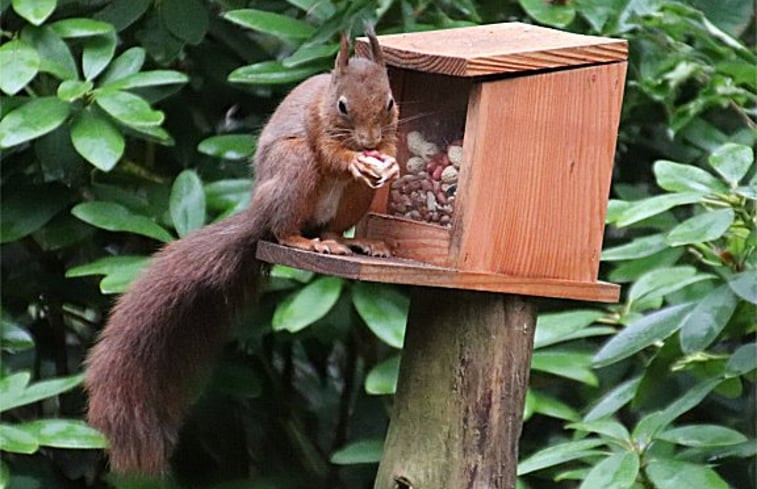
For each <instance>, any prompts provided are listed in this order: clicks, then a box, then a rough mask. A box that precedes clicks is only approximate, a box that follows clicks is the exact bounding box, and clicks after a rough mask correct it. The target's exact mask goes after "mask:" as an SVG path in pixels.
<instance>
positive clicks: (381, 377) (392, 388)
mask: <svg viewBox="0 0 757 489" xmlns="http://www.w3.org/2000/svg"><path fill="white" fill-rule="evenodd" d="M399 370H400V356H399V355H394V356H391V357H389V358H387V359H386V360H384V361H383V362H381V363H379V364H378V365H376V366H374V367H373V368H372V369H371V371H370V372H368V375H367V376H366V377H365V392H367V393H368V394H373V395H384V394H394V393H395V392H396V390H397V378H398V377H399Z"/></svg>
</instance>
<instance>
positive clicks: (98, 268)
mask: <svg viewBox="0 0 757 489" xmlns="http://www.w3.org/2000/svg"><path fill="white" fill-rule="evenodd" d="M149 262H150V257H149V256H140V255H121V256H106V257H104V258H100V259H98V260H95V261H93V262H90V263H87V264H85V265H79V266H76V267H73V268H69V269H68V270H66V278H74V277H87V276H90V275H110V274H111V273H116V272H118V271H119V270H121V269H122V268H123V267H130V266H132V265H141V266H143V265H146V264H147V263H149Z"/></svg>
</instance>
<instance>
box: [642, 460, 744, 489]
mask: <svg viewBox="0 0 757 489" xmlns="http://www.w3.org/2000/svg"><path fill="white" fill-rule="evenodd" d="M646 473H647V477H649V480H650V481H652V483H653V484H654V485H655V487H656V488H657V489H681V488H684V487H691V488H694V487H696V488H702V489H729V488H728V484H727V483H726V482H725V481H724V480H723V479H721V478H720V476H719V475H718V474H717V472H715V471H714V470H712V469H711V468H709V467H707V466H706V465H699V464H692V463H688V462H680V461H678V460H670V459H664V458H661V459H654V460H651V461H650V462H648V463H647V466H646Z"/></svg>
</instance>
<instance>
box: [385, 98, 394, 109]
mask: <svg viewBox="0 0 757 489" xmlns="http://www.w3.org/2000/svg"><path fill="white" fill-rule="evenodd" d="M393 107H394V99H393V98H390V99H389V102H388V103H387V104H386V111H387V112H390V111H391V110H392V108H393Z"/></svg>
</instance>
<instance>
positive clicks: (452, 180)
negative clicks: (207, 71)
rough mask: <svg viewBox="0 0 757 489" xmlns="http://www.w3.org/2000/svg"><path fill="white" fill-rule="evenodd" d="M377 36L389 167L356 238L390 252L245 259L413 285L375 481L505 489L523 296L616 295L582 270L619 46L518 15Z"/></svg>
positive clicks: (529, 308)
mask: <svg viewBox="0 0 757 489" xmlns="http://www.w3.org/2000/svg"><path fill="white" fill-rule="evenodd" d="M380 41H381V44H382V46H383V48H384V52H385V58H386V60H387V64H388V65H389V66H390V68H389V70H390V79H391V81H392V85H393V87H392V88H393V91H394V95H395V99H396V100H397V101H398V103H399V107H400V118H401V120H402V121H403V122H402V124H401V126H400V132H401V141H400V144H399V150H398V161H399V162H400V165H401V167H402V175H401V177H400V178H399V180H397V181H396V182H394V183H393V184H392V186H391V188H384V189H382V190H381V191H379V192H378V193H377V195H376V198H375V199H374V202H373V205H372V212H371V213H370V214H368V215H367V216H366V217H365V218H364V219H363V221H362V222H361V224H360V226H359V227H358V234H360V235H363V236H367V237H373V238H380V239H384V240H386V241H387V242H389V243H390V244H392V245H393V248H394V251H395V254H396V257H395V258H392V259H378V258H368V257H360V256H349V257H338V256H324V255H319V254H315V253H311V252H303V251H297V250H293V249H289V248H284V247H281V246H278V245H275V244H271V243H260V245H259V246H258V257H259V258H260V259H262V260H265V261H269V262H272V263H282V264H287V265H291V266H296V267H300V268H305V269H308V270H313V271H316V272H320V273H326V274H333V275H339V276H342V277H349V278H355V279H361V280H370V281H377V282H390V283H401V284H411V285H417V286H421V287H418V288H416V289H414V291H413V294H412V299H411V308H410V317H409V320H408V329H407V334H406V339H405V345H404V350H403V357H402V364H401V367H400V378H399V385H398V390H397V395H396V399H395V405H394V413H393V416H392V421H391V425H390V427H389V433H388V435H387V439H386V445H385V452H384V457H383V459H382V462H381V465H380V467H379V473H378V477H377V480H376V483H375V489H458V488H459V489H463V488H464V489H505V488H507V489H509V488H512V487H514V484H515V468H516V463H517V446H518V438H519V436H520V429H521V422H522V419H521V416H522V412H523V402H524V397H525V392H526V387H527V384H528V374H529V366H530V359H531V351H532V348H533V332H534V324H535V318H536V312H535V308H534V306H533V304H532V303H531V302H530V301H529V299H527V298H526V297H524V296H542V297H558V298H565V299H579V300H594V301H605V302H613V301H616V300H617V298H618V293H619V289H618V287H617V286H615V285H613V284H608V283H603V282H599V281H597V273H598V268H599V257H600V250H601V246H602V234H603V230H604V218H605V211H606V207H607V197H608V195H609V186H610V177H611V172H612V163H613V154H614V151H615V139H616V137H617V130H618V121H619V114H620V105H621V100H622V96H623V86H624V81H625V71H626V61H625V60H626V57H627V45H626V42H625V41H622V40H615V39H608V38H601V37H591V36H582V35H577V34H570V33H565V32H560V31H555V30H552V29H546V28H542V27H536V26H531V25H525V24H519V23H508V24H496V25H487V26H479V27H469V28H460V29H452V30H444V31H433V32H424V33H413V34H398V35H389V36H381V37H380ZM356 48H357V50H358V51H367V49H368V48H367V45H366V43H365V42H363V41H359V42H358V43H357V46H356ZM445 289H446V290H445Z"/></svg>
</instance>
